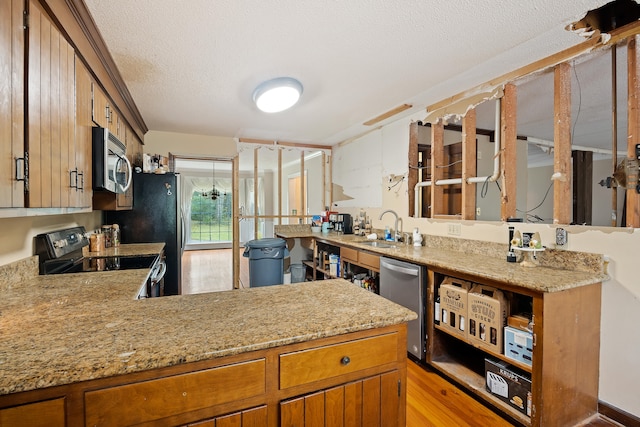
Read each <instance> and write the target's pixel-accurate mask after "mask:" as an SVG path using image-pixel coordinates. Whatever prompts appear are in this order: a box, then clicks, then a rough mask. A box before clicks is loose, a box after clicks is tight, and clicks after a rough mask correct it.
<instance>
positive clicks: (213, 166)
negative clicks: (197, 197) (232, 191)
mask: <svg viewBox="0 0 640 427" xmlns="http://www.w3.org/2000/svg"><path fill="white" fill-rule="evenodd" d="M211 180H212V188H211V191H209V192H207V191H205V192H203V193H202V197H204V198H210V199H211V200H217V199H218V197H220V196H222V195H223V194H222V193H221V192H220V190H218V189H217V188H216V164H215V162H211ZM224 196H225V197H226V196H227V192H226V191H225V192H224Z"/></svg>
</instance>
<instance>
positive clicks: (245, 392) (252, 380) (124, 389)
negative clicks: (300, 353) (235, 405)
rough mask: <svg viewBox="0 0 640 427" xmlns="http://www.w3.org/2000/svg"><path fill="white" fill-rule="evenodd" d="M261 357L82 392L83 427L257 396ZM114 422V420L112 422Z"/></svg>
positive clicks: (262, 378)
mask: <svg viewBox="0 0 640 427" xmlns="http://www.w3.org/2000/svg"><path fill="white" fill-rule="evenodd" d="M265 381H266V375H265V360H264V359H259V360H253V361H249V362H245V363H237V364H234V365H228V366H221V367H219V368H213V369H207V370H205V371H199V372H192V373H188V374H183V375H176V376H173V377H168V378H162V379H157V380H150V381H144V382H140V383H136V384H128V385H122V386H116V387H112V388H107V389H103V390H97V391H91V392H87V393H86V394H85V410H86V420H85V423H86V425H87V426H99V425H113V424H118V425H132V424H138V423H143V422H149V421H153V420H159V419H162V418H166V417H169V416H172V415H178V414H182V413H187V412H190V411H195V410H198V409H203V408H208V407H211V406H215V405H219V404H222V403H227V402H233V401H237V400H241V399H246V398H249V397H253V396H258V395H260V394H263V393H264V392H265V387H266V386H265ZM116 421H117V422H116Z"/></svg>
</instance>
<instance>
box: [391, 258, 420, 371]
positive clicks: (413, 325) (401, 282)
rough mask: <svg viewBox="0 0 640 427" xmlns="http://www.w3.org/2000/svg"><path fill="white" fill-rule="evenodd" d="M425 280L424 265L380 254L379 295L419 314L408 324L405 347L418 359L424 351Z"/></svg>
mask: <svg viewBox="0 0 640 427" xmlns="http://www.w3.org/2000/svg"><path fill="white" fill-rule="evenodd" d="M426 280H427V269H426V267H424V266H422V265H416V264H411V263H408V262H404V261H398V260H397V259H393V258H386V257H380V295H381V296H383V297H385V298H387V299H389V300H391V301H393V302H395V303H397V304H400V305H402V306H404V307H406V308H408V309H409V310H413V311H415V312H416V313H417V314H418V318H417V319H415V320H412V321H410V322H409V324H408V325H407V351H408V352H409V353H411V354H412V355H414V356H415V357H416V358H418V359H419V360H425V355H426V351H427V350H426V349H427V347H426V334H425V327H424V313H425V307H426V289H427V286H426Z"/></svg>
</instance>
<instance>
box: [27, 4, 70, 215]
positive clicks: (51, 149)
mask: <svg viewBox="0 0 640 427" xmlns="http://www.w3.org/2000/svg"><path fill="white" fill-rule="evenodd" d="M28 27H29V31H28V34H29V48H28V70H27V74H28V86H29V87H28V94H29V96H28V98H27V117H28V131H29V133H28V141H27V147H28V150H27V151H28V170H29V174H28V183H27V184H26V185H27V203H26V205H27V207H30V208H31V207H35V208H58V207H69V206H73V205H74V204H75V203H74V202H75V200H74V199H75V197H72V189H71V187H70V186H69V182H70V180H71V171H72V169H73V167H75V52H74V49H73V47H72V46H71V45H70V44H69V43H68V42H67V40H66V39H65V38H64V36H63V35H62V33H61V32H60V31H59V30H58V29H57V27H56V26H55V24H53V21H52V20H51V18H50V17H49V16H48V15H47V13H46V12H45V11H44V10H43V9H42V7H41V6H40V3H39V2H38V1H34V0H31V1H29V12H28ZM72 165H73V167H71V166H72Z"/></svg>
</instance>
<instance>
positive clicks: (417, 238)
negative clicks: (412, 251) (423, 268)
mask: <svg viewBox="0 0 640 427" xmlns="http://www.w3.org/2000/svg"><path fill="white" fill-rule="evenodd" d="M413 246H422V234H420V230H418V227H416V228H414V229H413Z"/></svg>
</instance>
